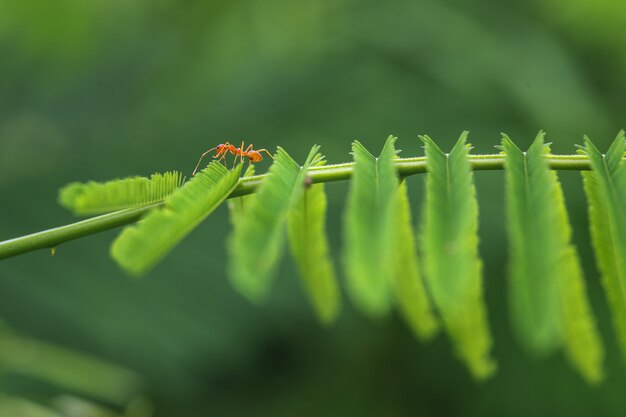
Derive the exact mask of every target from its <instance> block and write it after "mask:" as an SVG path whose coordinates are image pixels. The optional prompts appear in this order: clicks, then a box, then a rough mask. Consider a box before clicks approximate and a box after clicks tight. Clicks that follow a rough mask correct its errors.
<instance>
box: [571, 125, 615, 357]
mask: <svg viewBox="0 0 626 417" xmlns="http://www.w3.org/2000/svg"><path fill="white" fill-rule="evenodd" d="M625 150H626V139H625V138H624V132H623V131H621V132H620V133H619V134H618V135H617V137H616V138H615V141H614V142H613V144H612V145H611V147H610V148H609V150H608V151H607V153H606V156H604V155H602V153H600V151H599V150H598V148H596V147H595V145H594V144H593V143H592V142H591V140H590V139H589V138H587V137H585V146H584V148H581V151H582V152H583V153H584V154H586V155H587V156H588V157H589V160H590V163H591V167H592V170H591V171H590V172H583V173H582V175H583V182H584V186H585V193H586V194H587V200H588V202H589V223H590V228H591V239H592V243H593V248H594V252H595V256H596V260H597V262H598V266H599V269H600V272H601V274H602V284H603V287H604V291H605V293H606V295H607V298H608V300H609V305H610V307H611V310H612V315H613V324H614V327H615V331H616V333H617V337H618V340H619V342H620V345H621V348H622V353H623V354H624V358H625V359H626V162H625V161H624V160H623V159H622V158H623V156H624V151H625Z"/></svg>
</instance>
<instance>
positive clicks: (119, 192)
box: [59, 171, 183, 216]
mask: <svg viewBox="0 0 626 417" xmlns="http://www.w3.org/2000/svg"><path fill="white" fill-rule="evenodd" d="M182 182H183V176H182V174H181V173H180V172H176V171H172V172H165V173H163V174H152V175H151V176H150V178H146V177H130V178H123V179H117V180H112V181H107V182H105V183H101V182H95V181H89V182H87V183H81V182H74V183H71V184H68V185H66V186H65V187H63V188H61V189H60V190H59V204H60V205H62V206H63V207H65V208H66V209H68V210H70V211H72V212H73V213H74V214H75V215H77V216H84V215H91V214H102V213H110V212H113V211H116V210H122V209H125V208H131V207H139V206H144V205H148V204H152V203H155V202H157V201H161V200H163V199H165V198H166V197H167V196H169V195H170V194H172V193H173V192H174V191H176V189H178V188H179V187H180V186H181V184H182Z"/></svg>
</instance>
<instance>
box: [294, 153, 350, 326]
mask: <svg viewBox="0 0 626 417" xmlns="http://www.w3.org/2000/svg"><path fill="white" fill-rule="evenodd" d="M322 158H323V157H322V156H321V155H319V154H318V155H316V157H315V158H314V159H315V160H317V161H318V162H317V163H316V164H315V166H322V165H324V164H325V163H326V161H324V160H323V159H322ZM287 231H288V236H289V246H290V249H291V254H292V255H293V258H294V260H295V261H296V264H297V266H298V271H299V272H300V276H301V277H302V280H303V283H304V285H305V288H306V290H307V292H308V294H309V296H310V298H311V302H312V303H313V307H314V308H315V311H316V313H317V316H318V318H319V319H320V321H321V322H322V323H325V324H329V323H332V322H333V321H334V320H335V319H336V318H337V315H338V314H339V310H340V307H341V293H340V291H339V286H338V284H337V278H336V273H335V267H334V266H333V263H332V261H331V259H330V256H329V254H328V237H327V236H326V192H325V188H324V184H308V185H305V189H304V192H303V193H302V195H301V196H300V199H299V201H298V202H297V203H296V205H295V206H294V207H293V208H292V209H291V210H290V211H289V215H288V221H287Z"/></svg>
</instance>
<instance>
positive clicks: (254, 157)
mask: <svg viewBox="0 0 626 417" xmlns="http://www.w3.org/2000/svg"><path fill="white" fill-rule="evenodd" d="M242 149H243V142H241V147H240V148H235V145H232V144H230V143H229V142H226V143H220V144H219V145H217V146H216V147H214V148H211V149H209V150H208V151H206V152H204V153H203V154H202V155H201V156H200V160H199V161H198V164H197V165H196V168H195V169H194V170H193V173H192V174H191V176H194V175H195V174H196V171H198V167H199V166H200V162H202V159H203V158H204V157H205V156H206V155H207V154H208V153H210V152H211V151H214V150H215V155H213V158H218V157H220V159H219V160H220V161H221V160H223V159H225V158H226V154H227V153H228V152H230V153H231V154H232V155H235V161H234V163H233V165H234V164H236V163H237V157H239V158H240V160H241V162H243V157H244V156H245V157H248V160H249V161H250V163H256V162H260V161H262V160H263V156H262V155H261V152H265V153H267V154H268V155H269V157H270V158H272V159H273V158H274V157H273V156H272V154H271V153H270V152H269V151H268V150H267V149H258V150H254V149H252V144H250V145H248V147H247V148H246V149H245V150H243V151H242ZM224 165H226V162H224Z"/></svg>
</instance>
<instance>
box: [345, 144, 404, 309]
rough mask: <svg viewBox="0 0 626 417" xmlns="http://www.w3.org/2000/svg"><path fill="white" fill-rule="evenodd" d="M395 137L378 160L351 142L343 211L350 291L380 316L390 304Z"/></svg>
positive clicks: (365, 306) (392, 255)
mask: <svg viewBox="0 0 626 417" xmlns="http://www.w3.org/2000/svg"><path fill="white" fill-rule="evenodd" d="M395 141H396V138H395V137H393V136H389V138H388V139H387V142H386V143H385V146H384V147H383V149H382V151H381V153H380V156H379V157H378V158H375V157H374V156H373V155H372V154H371V153H369V151H368V150H367V149H365V147H364V146H363V145H362V144H361V143H360V142H358V141H354V142H353V143H352V155H353V157H354V172H353V174H352V182H351V184H350V191H349V194H348V203H347V207H346V211H345V217H344V219H345V249H344V259H345V268H346V276H347V279H348V290H349V292H350V295H351V296H352V298H353V300H354V302H355V304H356V306H357V307H359V308H360V309H361V310H362V311H363V312H365V313H367V314H370V315H374V316H380V315H383V314H385V313H387V311H388V310H389V307H390V306H391V282H392V281H391V280H392V276H393V272H394V265H393V257H394V253H393V248H392V242H393V215H394V214H395V212H394V203H395V197H396V189H397V187H398V178H397V176H396V172H395V167H394V164H393V160H394V158H395V156H396V151H395V149H394V143H395Z"/></svg>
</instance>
